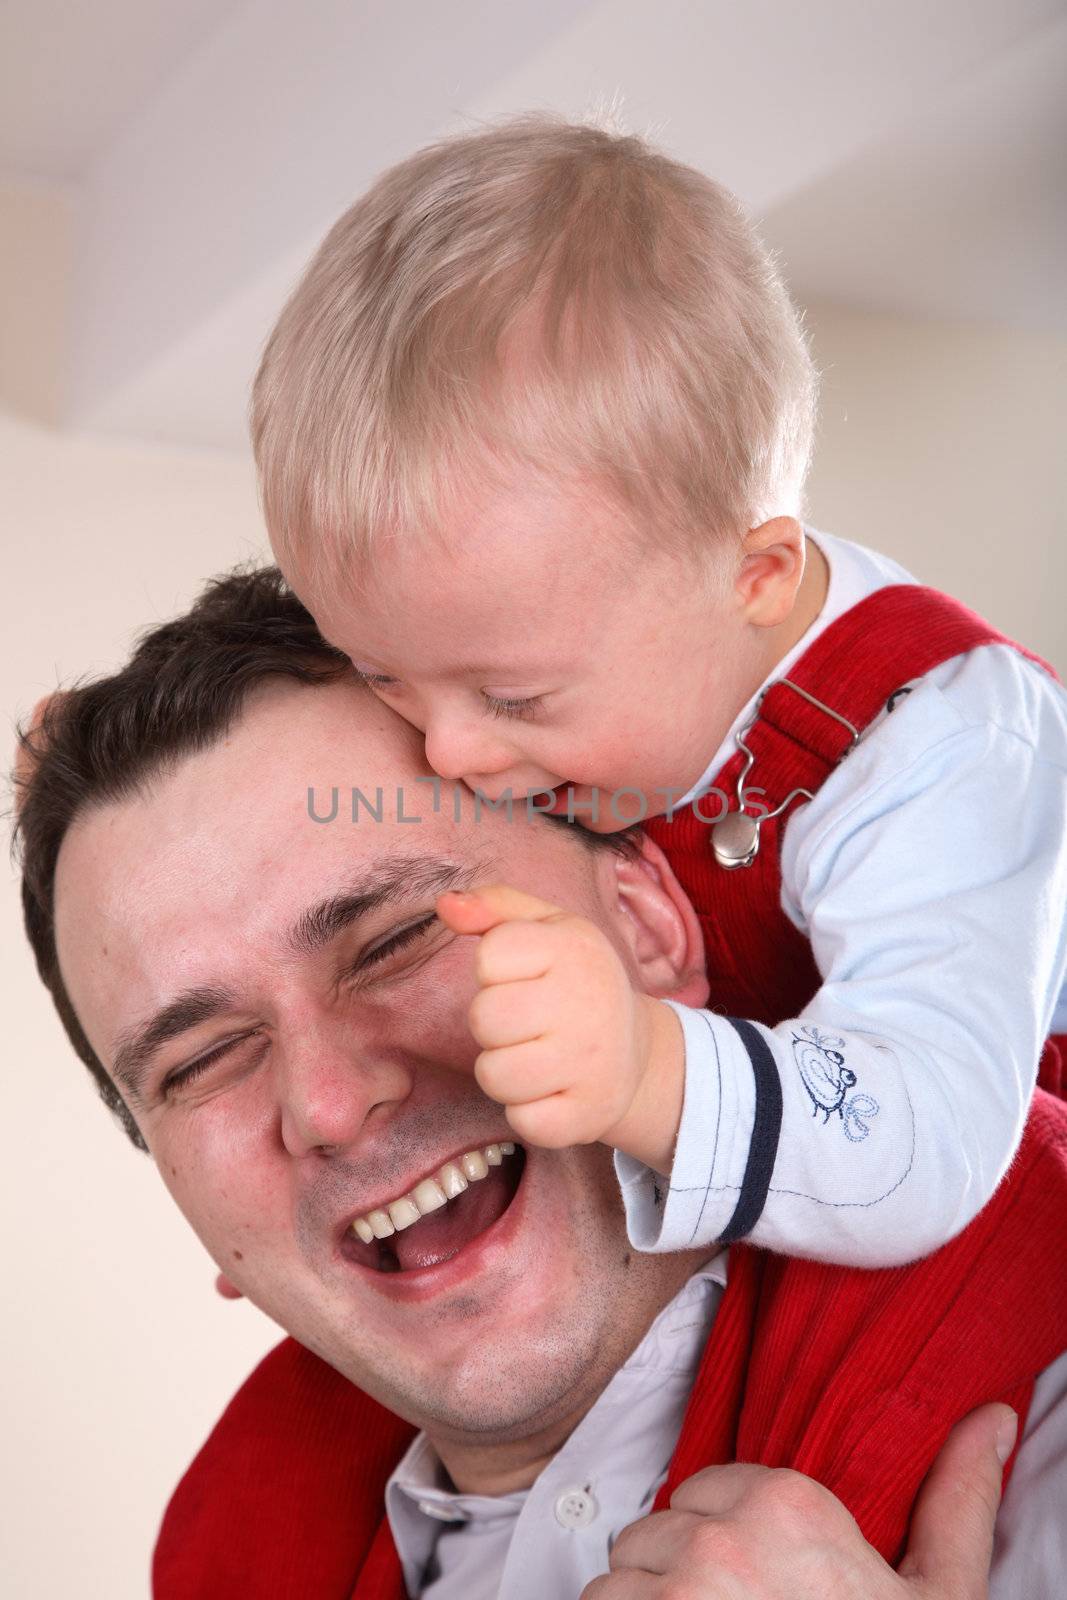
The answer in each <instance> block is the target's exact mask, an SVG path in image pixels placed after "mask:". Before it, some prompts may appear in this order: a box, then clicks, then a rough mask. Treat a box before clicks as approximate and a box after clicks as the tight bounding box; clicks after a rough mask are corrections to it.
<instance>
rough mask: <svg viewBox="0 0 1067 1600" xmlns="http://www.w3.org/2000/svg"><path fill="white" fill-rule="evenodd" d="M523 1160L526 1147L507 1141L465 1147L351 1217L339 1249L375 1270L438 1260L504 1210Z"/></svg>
mask: <svg viewBox="0 0 1067 1600" xmlns="http://www.w3.org/2000/svg"><path fill="white" fill-rule="evenodd" d="M525 1165H526V1152H525V1151H524V1150H523V1148H522V1146H521V1145H515V1144H513V1143H511V1142H510V1141H507V1142H503V1143H501V1144H488V1145H482V1146H480V1147H479V1148H477V1149H474V1150H468V1151H466V1152H465V1153H464V1154H463V1155H460V1156H457V1157H456V1158H455V1159H454V1160H451V1161H446V1162H445V1163H444V1165H443V1166H442V1167H439V1168H438V1169H437V1171H436V1172H434V1173H432V1174H431V1175H430V1176H428V1177H426V1178H423V1179H422V1180H421V1181H420V1182H419V1183H417V1184H415V1186H414V1188H412V1189H411V1190H410V1191H409V1192H408V1193H407V1194H403V1195H400V1196H398V1198H397V1199H396V1200H391V1201H390V1202H389V1203H388V1205H386V1206H383V1207H381V1208H378V1209H376V1210H374V1211H370V1212H367V1213H366V1214H365V1215H362V1216H358V1217H356V1218H354V1220H353V1221H352V1223H351V1224H350V1225H349V1227H348V1228H347V1229H346V1230H345V1233H344V1235H343V1238H342V1240H341V1254H342V1255H343V1256H344V1257H345V1259H346V1260H348V1261H352V1262H354V1263H355V1264H356V1265H357V1266H361V1267H370V1268H371V1269H372V1270H373V1271H376V1272H413V1271H417V1270H418V1269H419V1268H420V1267H435V1266H439V1265H440V1263H441V1262H442V1261H448V1260H450V1259H451V1257H452V1256H455V1255H458V1254H459V1252H460V1251H461V1250H462V1249H463V1248H464V1246H465V1245H468V1244H470V1243H471V1241H472V1240H474V1239H476V1238H478V1236H479V1235H480V1234H483V1233H485V1232H486V1231H487V1229H489V1228H491V1227H492V1225H493V1223H494V1222H497V1221H498V1220H499V1218H500V1217H502V1216H503V1215H504V1212H505V1211H506V1210H507V1209H508V1207H509V1206H510V1204H511V1202H512V1200H514V1198H515V1195H516V1192H517V1190H518V1187H519V1183H520V1181H521V1179H522V1173H523V1168H524V1167H525Z"/></svg>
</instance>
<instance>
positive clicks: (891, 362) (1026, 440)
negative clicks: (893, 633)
mask: <svg viewBox="0 0 1067 1600" xmlns="http://www.w3.org/2000/svg"><path fill="white" fill-rule="evenodd" d="M809 327H810V329H811V332H812V335H813V340H814V346H815V353H816V358H817V360H818V362H819V365H820V368H821V369H822V371H823V374H824V378H823V404H822V419H821V426H820V430H819V442H818V447H817V451H816V458H815V468H814V471H813V473H812V476H811V479H810V484H809V493H808V499H809V510H810V516H811V520H812V522H813V523H814V524H815V526H816V527H824V528H826V529H828V530H829V531H830V532H831V533H840V534H843V535H845V536H846V537H848V538H852V539H858V540H859V542H860V543H861V544H871V545H876V546H879V547H880V548H882V549H884V550H887V551H889V552H890V553H891V554H892V555H894V556H896V558H897V559H898V560H899V561H902V562H903V563H904V565H905V566H906V567H908V568H910V570H911V571H912V572H914V573H915V575H916V576H917V577H919V578H921V579H922V580H923V582H925V583H929V584H932V585H933V586H934V587H935V588H938V589H945V590H947V591H948V592H949V593H950V594H955V595H958V596H959V598H960V599H962V600H965V601H966V602H967V604H968V605H971V606H973V607H974V608H975V610H977V611H980V612H982V614H983V615H984V616H987V617H988V618H989V619H990V621H991V622H993V623H995V624H996V626H997V627H999V628H1000V629H1001V630H1002V631H1003V632H1005V633H1007V634H1008V635H1009V636H1010V637H1012V638H1015V639H1017V640H1019V641H1020V642H1021V643H1024V644H1026V645H1028V646H1029V647H1030V648H1031V649H1033V650H1036V651H1037V652H1038V653H1039V654H1041V655H1043V656H1044V657H1045V658H1046V660H1049V661H1051V662H1052V664H1053V665H1054V666H1055V667H1056V668H1057V670H1058V671H1059V672H1060V673H1061V674H1063V675H1064V676H1065V677H1067V339H1064V338H1062V337H1059V338H1057V337H1054V336H1052V335H1038V334H1025V333H1020V332H1016V331H1011V332H1001V331H998V330H997V329H994V328H986V327H979V326H976V325H973V324H949V323H943V322H924V321H919V320H910V319H908V318H905V317H897V316H893V317H888V316H876V315H873V314H871V313H869V312H862V311H852V310H847V309H844V308H842V307H839V306H829V305H819V306H813V307H811V308H810V310H809Z"/></svg>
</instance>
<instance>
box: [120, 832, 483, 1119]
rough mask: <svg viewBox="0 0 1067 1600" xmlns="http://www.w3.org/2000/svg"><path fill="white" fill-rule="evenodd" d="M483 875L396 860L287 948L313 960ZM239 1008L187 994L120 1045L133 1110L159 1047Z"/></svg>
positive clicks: (324, 910) (213, 989)
mask: <svg viewBox="0 0 1067 1600" xmlns="http://www.w3.org/2000/svg"><path fill="white" fill-rule="evenodd" d="M482 870H483V871H484V869H482ZM479 875H480V870H479V868H478V867H477V866H475V865H472V864H471V863H467V864H466V865H463V866H460V865H459V864H457V863H456V862H451V861H427V860H426V859H425V858H413V857H398V858H396V859H395V860H393V861H390V862H388V863H387V864H385V865H382V866H376V867H374V868H372V869H371V870H370V871H369V872H364V873H362V874H361V875H360V877H359V878H357V879H356V880H355V881H354V882H351V883H349V884H348V885H347V886H346V887H345V888H344V889H343V890H341V891H339V892H338V893H337V894H333V895H330V896H328V897H327V898H326V899H324V900H320V901H319V902H318V903H317V904H316V905H313V906H311V907H309V909H308V910H307V911H305V912H303V913H302V914H301V915H300V917H298V919H297V921H296V922H295V923H294V924H293V926H292V928H291V929H290V930H289V933H288V934H287V936H286V940H285V942H286V944H287V945H288V946H289V948H290V949H291V950H293V951H294V952H296V953H297V954H300V955H313V954H314V953H315V952H316V951H317V950H321V949H322V948H323V946H324V945H327V944H329V943H330V941H331V939H335V938H336V937H337V935H338V934H339V933H342V932H343V931H344V930H345V928H349V927H351V926H352V925H353V923H356V922H358V921H359V920H360V918H361V917H365V916H367V915H368V914H369V913H370V912H371V911H375V910H377V909H378V907H380V906H382V905H385V904H387V903H388V902H389V901H391V900H400V899H408V900H410V899H418V898H424V897H425V896H426V895H430V894H432V895H434V896H436V895H439V894H442V893H443V892H444V890H445V889H453V888H455V887H456V886H457V885H461V886H463V887H468V886H469V885H470V884H472V883H474V882H475V881H477V878H478V877H479ZM236 1004H237V997H236V995H235V994H234V993H233V991H232V990H229V989H224V988H221V987H220V986H218V985H205V986H203V987H201V988H197V989H186V990H185V991H184V992H183V993H181V994H179V995H176V996H175V997H174V999H173V1000H169V1001H168V1002H167V1004H166V1005H165V1006H163V1007H162V1008H161V1009H160V1010H159V1011H157V1012H156V1013H155V1014H154V1015H153V1016H151V1017H149V1018H148V1020H147V1021H146V1022H142V1023H139V1024H138V1025H137V1026H136V1027H135V1028H133V1029H131V1030H130V1032H129V1033H127V1034H124V1035H123V1036H122V1037H121V1038H120V1039H119V1041H118V1045H117V1047H116V1051H115V1061H114V1065H113V1067H112V1075H113V1076H114V1078H115V1081H116V1083H118V1084H119V1085H120V1086H121V1087H122V1088H123V1089H125V1090H126V1092H127V1094H128V1095H129V1097H130V1099H131V1100H132V1101H133V1102H134V1103H135V1104H137V1105H139V1106H140V1105H143V1104H144V1097H143V1093H142V1089H143V1084H144V1080H145V1077H146V1075H147V1073H148V1069H149V1067H150V1066H151V1063H152V1059H153V1057H154V1056H155V1055H156V1053H157V1051H158V1050H159V1048H160V1046H161V1045H164V1044H167V1043H169V1041H170V1040H171V1039H176V1038H178V1037H179V1036H180V1035H181V1034H183V1033H186V1032H187V1031H188V1030H189V1029H190V1028H195V1027H197V1026H199V1024H200V1023H202V1022H210V1021H211V1019H212V1018H213V1017H216V1016H219V1015H221V1013H223V1012H224V1011H227V1010H232V1009H233V1007H234V1006H236Z"/></svg>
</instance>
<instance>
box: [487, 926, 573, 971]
mask: <svg viewBox="0 0 1067 1600" xmlns="http://www.w3.org/2000/svg"><path fill="white" fill-rule="evenodd" d="M558 953H559V925H558V924H556V923H551V922H498V923H497V925H496V927H495V928H490V929H489V932H488V933H487V934H485V935H484V937H483V938H482V939H480V940H479V942H478V946H477V949H476V951H475V956H474V976H475V977H476V978H477V979H478V982H479V983H480V984H483V985H488V984H498V983H523V982H528V981H529V980H530V979H531V978H543V977H544V975H545V973H546V972H548V970H549V968H550V967H551V966H552V964H553V962H554V961H555V959H556V957H557V955H558Z"/></svg>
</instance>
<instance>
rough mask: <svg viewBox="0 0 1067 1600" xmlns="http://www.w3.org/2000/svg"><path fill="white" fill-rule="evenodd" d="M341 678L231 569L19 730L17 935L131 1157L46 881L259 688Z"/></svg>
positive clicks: (302, 625) (291, 607) (284, 610)
mask: <svg viewBox="0 0 1067 1600" xmlns="http://www.w3.org/2000/svg"><path fill="white" fill-rule="evenodd" d="M349 670H350V667H349V662H348V658H347V657H346V656H344V655H342V654H341V652H340V651H339V650H335V649H334V648H333V647H332V646H331V645H328V644H327V643H326V641H325V640H324V639H323V637H322V635H321V634H320V633H319V631H318V629H317V627H316V626H315V623H314V621H313V619H312V617H311V614H310V612H308V611H307V610H305V608H304V606H302V605H301V603H300V601H299V600H298V599H297V597H296V595H295V594H294V593H293V592H292V590H291V589H290V588H289V587H288V585H287V584H286V582H285V580H284V578H283V577H282V575H281V573H280V572H279V571H278V569H277V567H256V568H252V569H238V570H237V571H235V572H232V573H229V574H228V575H227V576H225V577H222V578H216V579H215V580H214V581H213V582H211V583H209V584H208V585H207V587H206V588H205V589H204V591H203V592H202V594H201V595H200V597H199V598H198V599H197V601H196V602H195V604H194V605H193V606H192V608H191V610H189V611H188V612H187V613H186V614H185V615H184V616H182V617H178V618H177V619H176V620H175V621H173V622H167V623H164V624H163V626H162V627H159V628H153V629H152V630H151V631H150V632H148V633H145V634H143V635H142V636H141V638H140V640H139V642H138V645H137V648H136V649H135V651H134V653H133V655H132V656H131V657H130V660H129V661H128V662H127V663H126V665H125V666H124V667H123V668H122V670H121V672H116V673H114V674H113V675H112V676H110V677H106V678H97V679H94V680H93V681H91V682H88V683H82V684H79V685H78V686H77V687H75V688H73V689H69V690H67V691H65V692H64V693H61V694H57V695H54V696H53V698H52V699H51V700H50V701H49V703H48V705H47V706H46V708H45V711H44V714H43V716H42V718H41V720H40V722H38V724H37V725H36V726H35V727H34V728H32V729H31V730H30V731H28V732H27V731H26V730H24V729H22V728H20V729H19V730H18V739H19V744H20V747H21V750H22V754H23V766H24V769H25V776H24V777H23V778H21V779H19V778H16V814H17V820H16V824H15V840H14V843H15V848H16V849H17V851H18V854H19V856H20V858H21V865H22V908H23V916H24V919H25V924H26V933H27V936H28V938H29V941H30V944H31V945H32V947H33V954H34V958H35V960H36V962H37V970H38V972H39V973H40V975H41V978H42V979H43V981H44V983H45V986H46V987H47V988H48V990H49V992H50V993H51V996H52V999H53V1001H54V1002H55V1007H56V1010H57V1011H58V1012H59V1015H60V1018H61V1020H62V1022H63V1026H64V1028H65V1029H66V1031H67V1036H68V1038H69V1039H70V1042H71V1044H72V1045H73V1046H74V1049H75V1051H76V1052H77V1054H78V1055H79V1056H80V1057H81V1059H82V1060H83V1061H84V1062H85V1065H86V1066H87V1067H88V1068H89V1071H90V1072H91V1073H92V1075H93V1077H94V1079H95V1080H96V1086H97V1089H98V1091H99V1093H100V1096H101V1098H102V1099H103V1101H104V1102H105V1104H106V1105H107V1106H109V1107H110V1109H111V1111H112V1112H113V1113H114V1114H115V1116H116V1117H117V1118H118V1119H119V1121H120V1122H121V1124H122V1126H123V1127H124V1128H125V1130H126V1132H127V1134H128V1135H129V1137H130V1139H131V1140H132V1141H133V1143H134V1144H135V1145H136V1146H137V1148H138V1149H139V1150H146V1149H147V1145H146V1144H145V1142H144V1139H143V1138H142V1137H141V1134H140V1131H139V1130H138V1127H137V1124H136V1123H135V1122H134V1120H133V1117H132V1116H131V1115H130V1112H129V1110H128V1108H127V1106H126V1104H125V1102H124V1100H123V1098H122V1096H121V1095H120V1094H119V1091H118V1090H117V1089H116V1087H115V1085H114V1083H113V1082H112V1081H111V1079H110V1077H109V1076H108V1073H107V1069H106V1068H105V1066H104V1064H103V1062H102V1061H100V1059H99V1058H98V1056H97V1055H96V1052H95V1051H94V1050H93V1047H92V1045H91V1044H90V1043H89V1041H88V1039H87V1038H86V1036H85V1032H84V1030H83V1028H82V1026H81V1023H80V1022H79V1021H78V1018H77V1015H76V1013H75V1011H74V1007H73V1006H72V1005H71V1002H70V997H69V996H68V994H67V991H66V986H65V985H64V982H63V977H62V974H61V972H60V970H59V961H58V958H57V955H56V937H55V876H56V862H57V860H58V858H59V851H60V847H61V845H62V843H63V840H64V838H65V837H66V833H67V829H68V828H69V827H70V826H71V823H72V822H73V821H74V819H75V817H76V816H78V815H79V814H80V813H81V812H83V811H85V810H86V809H88V808H89V807H91V806H95V805H102V804H106V803H107V802H109V801H115V800H122V799H125V798H127V797H129V796H132V795H133V794H135V793H136V791H137V788H138V785H139V784H141V783H143V782H144V781H145V779H146V778H148V777H150V776H152V775H154V774H155V773H157V772H159V770H160V769H161V768H163V767H165V766H166V765H167V764H168V763H170V762H173V761H175V760H176V759H178V758H179V757H181V756H184V755H191V754H192V753H193V752H195V751H197V750H202V749H205V748H207V747H208V746H210V745H212V744H214V743H215V742H216V741H217V740H218V739H220V738H221V737H222V736H223V735H224V734H225V733H226V731H227V729H228V728H229V727H230V726H231V724H232V723H233V722H234V720H235V719H236V718H237V717H238V716H239V715H240V713H241V711H242V709H243V707H244V704H245V701H246V700H247V698H248V695H249V694H250V693H251V691H252V690H253V689H254V688H256V686H257V685H259V684H261V683H263V682H264V681H265V680H267V679H269V678H272V677H281V678H292V679H295V680H296V681H297V682H298V683H306V684H322V683H329V682H332V681H333V680H334V679H337V678H340V677H342V676H343V675H344V674H345V672H347V671H349Z"/></svg>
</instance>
